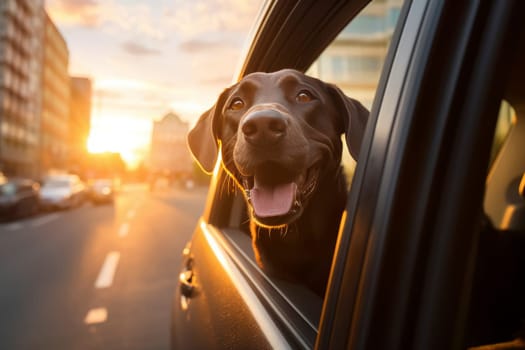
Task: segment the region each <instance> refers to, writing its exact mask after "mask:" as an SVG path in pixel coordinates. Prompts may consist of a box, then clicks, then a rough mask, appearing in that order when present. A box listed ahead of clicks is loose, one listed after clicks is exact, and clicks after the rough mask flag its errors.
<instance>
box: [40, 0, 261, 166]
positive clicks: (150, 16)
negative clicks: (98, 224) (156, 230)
mask: <svg viewBox="0 0 525 350" xmlns="http://www.w3.org/2000/svg"><path fill="white" fill-rule="evenodd" d="M261 3H262V0H257V1H252V0H250V1H245V0H142V1H138V0H46V10H47V12H48V13H49V16H50V17H51V18H52V19H53V21H54V22H55V24H56V25H57V27H58V28H59V30H60V32H61V33H62V35H63V36H64V38H65V40H66V42H67V45H68V48H69V54H70V57H69V60H70V61H69V72H70V75H73V76H86V77H90V78H91V79H92V80H93V84H94V96H93V109H92V120H91V135H90V141H89V143H88V146H89V150H90V151H92V152H101V151H112V152H120V153H121V154H122V156H123V157H124V159H125V160H126V161H127V162H128V164H130V165H132V166H133V165H136V163H137V161H138V160H140V159H141V158H142V157H143V156H144V155H145V154H146V152H147V148H148V146H149V141H150V136H151V129H152V123H153V120H159V119H160V118H161V117H162V116H163V115H164V114H166V113H167V112H169V111H173V112H175V113H177V114H179V115H180V116H181V118H182V119H183V120H186V121H188V122H190V124H192V123H193V122H194V121H195V120H196V119H197V118H198V116H199V115H200V114H201V113H202V112H204V111H205V110H206V109H208V108H209V107H211V105H212V104H213V103H214V102H215V99H216V98H217V96H218V94H219V93H220V91H222V89H224V88H225V87H226V86H228V85H229V84H230V83H231V80H232V76H233V74H234V72H235V70H236V69H237V66H238V64H239V59H240V56H241V53H242V51H243V49H244V48H245V46H246V41H247V38H248V33H249V31H250V29H251V26H252V23H253V21H254V19H255V17H256V15H257V12H258V10H259V8H260V6H261Z"/></svg>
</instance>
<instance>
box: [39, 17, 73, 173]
mask: <svg viewBox="0 0 525 350" xmlns="http://www.w3.org/2000/svg"><path fill="white" fill-rule="evenodd" d="M68 65H69V51H68V48H67V44H66V42H65V40H64V37H63V36H62V34H60V32H59V31H58V29H57V27H56V26H55V24H54V23H53V21H52V20H51V19H50V18H49V15H48V14H47V13H45V31H44V60H43V77H42V94H43V96H42V115H41V121H40V128H41V129H40V172H41V174H45V173H47V172H49V171H67V170H68V169H67V168H68V144H69V99H70V92H71V87H70V79H69V74H68Z"/></svg>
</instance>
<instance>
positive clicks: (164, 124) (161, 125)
mask: <svg viewBox="0 0 525 350" xmlns="http://www.w3.org/2000/svg"><path fill="white" fill-rule="evenodd" d="M188 130H189V125H188V123H186V122H184V121H182V120H181V119H180V118H179V116H178V115H176V114H175V113H171V112H170V113H168V114H166V115H165V116H164V117H163V118H162V119H161V120H159V121H154V122H153V131H152V135H151V148H150V157H149V168H150V172H151V173H152V174H154V175H158V176H167V177H170V178H173V179H176V178H181V177H182V178H184V177H188V176H190V174H191V172H192V169H193V161H192V158H191V156H190V153H189V151H188V148H187V146H186V134H187V133H188Z"/></svg>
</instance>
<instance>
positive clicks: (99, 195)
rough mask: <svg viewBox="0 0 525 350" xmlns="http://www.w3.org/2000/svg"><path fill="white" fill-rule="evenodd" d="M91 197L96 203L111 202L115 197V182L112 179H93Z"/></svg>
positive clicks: (90, 183) (90, 184)
mask: <svg viewBox="0 0 525 350" xmlns="http://www.w3.org/2000/svg"><path fill="white" fill-rule="evenodd" d="M88 187H89V189H88V192H89V198H90V200H91V201H92V202H93V203H95V204H99V203H110V202H112V201H113V199H114V198H115V190H116V189H115V184H114V181H113V180H112V179H93V180H91V181H90V182H89V186H88Z"/></svg>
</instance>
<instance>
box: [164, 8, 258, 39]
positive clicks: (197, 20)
mask: <svg viewBox="0 0 525 350" xmlns="http://www.w3.org/2000/svg"><path fill="white" fill-rule="evenodd" d="M259 3H262V1H259ZM257 4H258V2H255V1H245V0H193V1H184V0H182V1H181V0H179V1H176V2H175V4H174V5H173V7H172V8H169V9H167V10H166V11H165V13H164V17H165V21H166V24H165V25H166V26H167V27H169V28H171V29H173V30H174V32H175V33H178V34H179V35H180V36H182V37H185V38H188V37H190V38H191V37H194V36H197V35H200V34H205V33H212V32H217V31H221V32H245V31H246V30H247V28H250V27H251V25H252V23H253V19H254V18H255V15H256V13H257V11H258V9H259V6H257Z"/></svg>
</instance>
